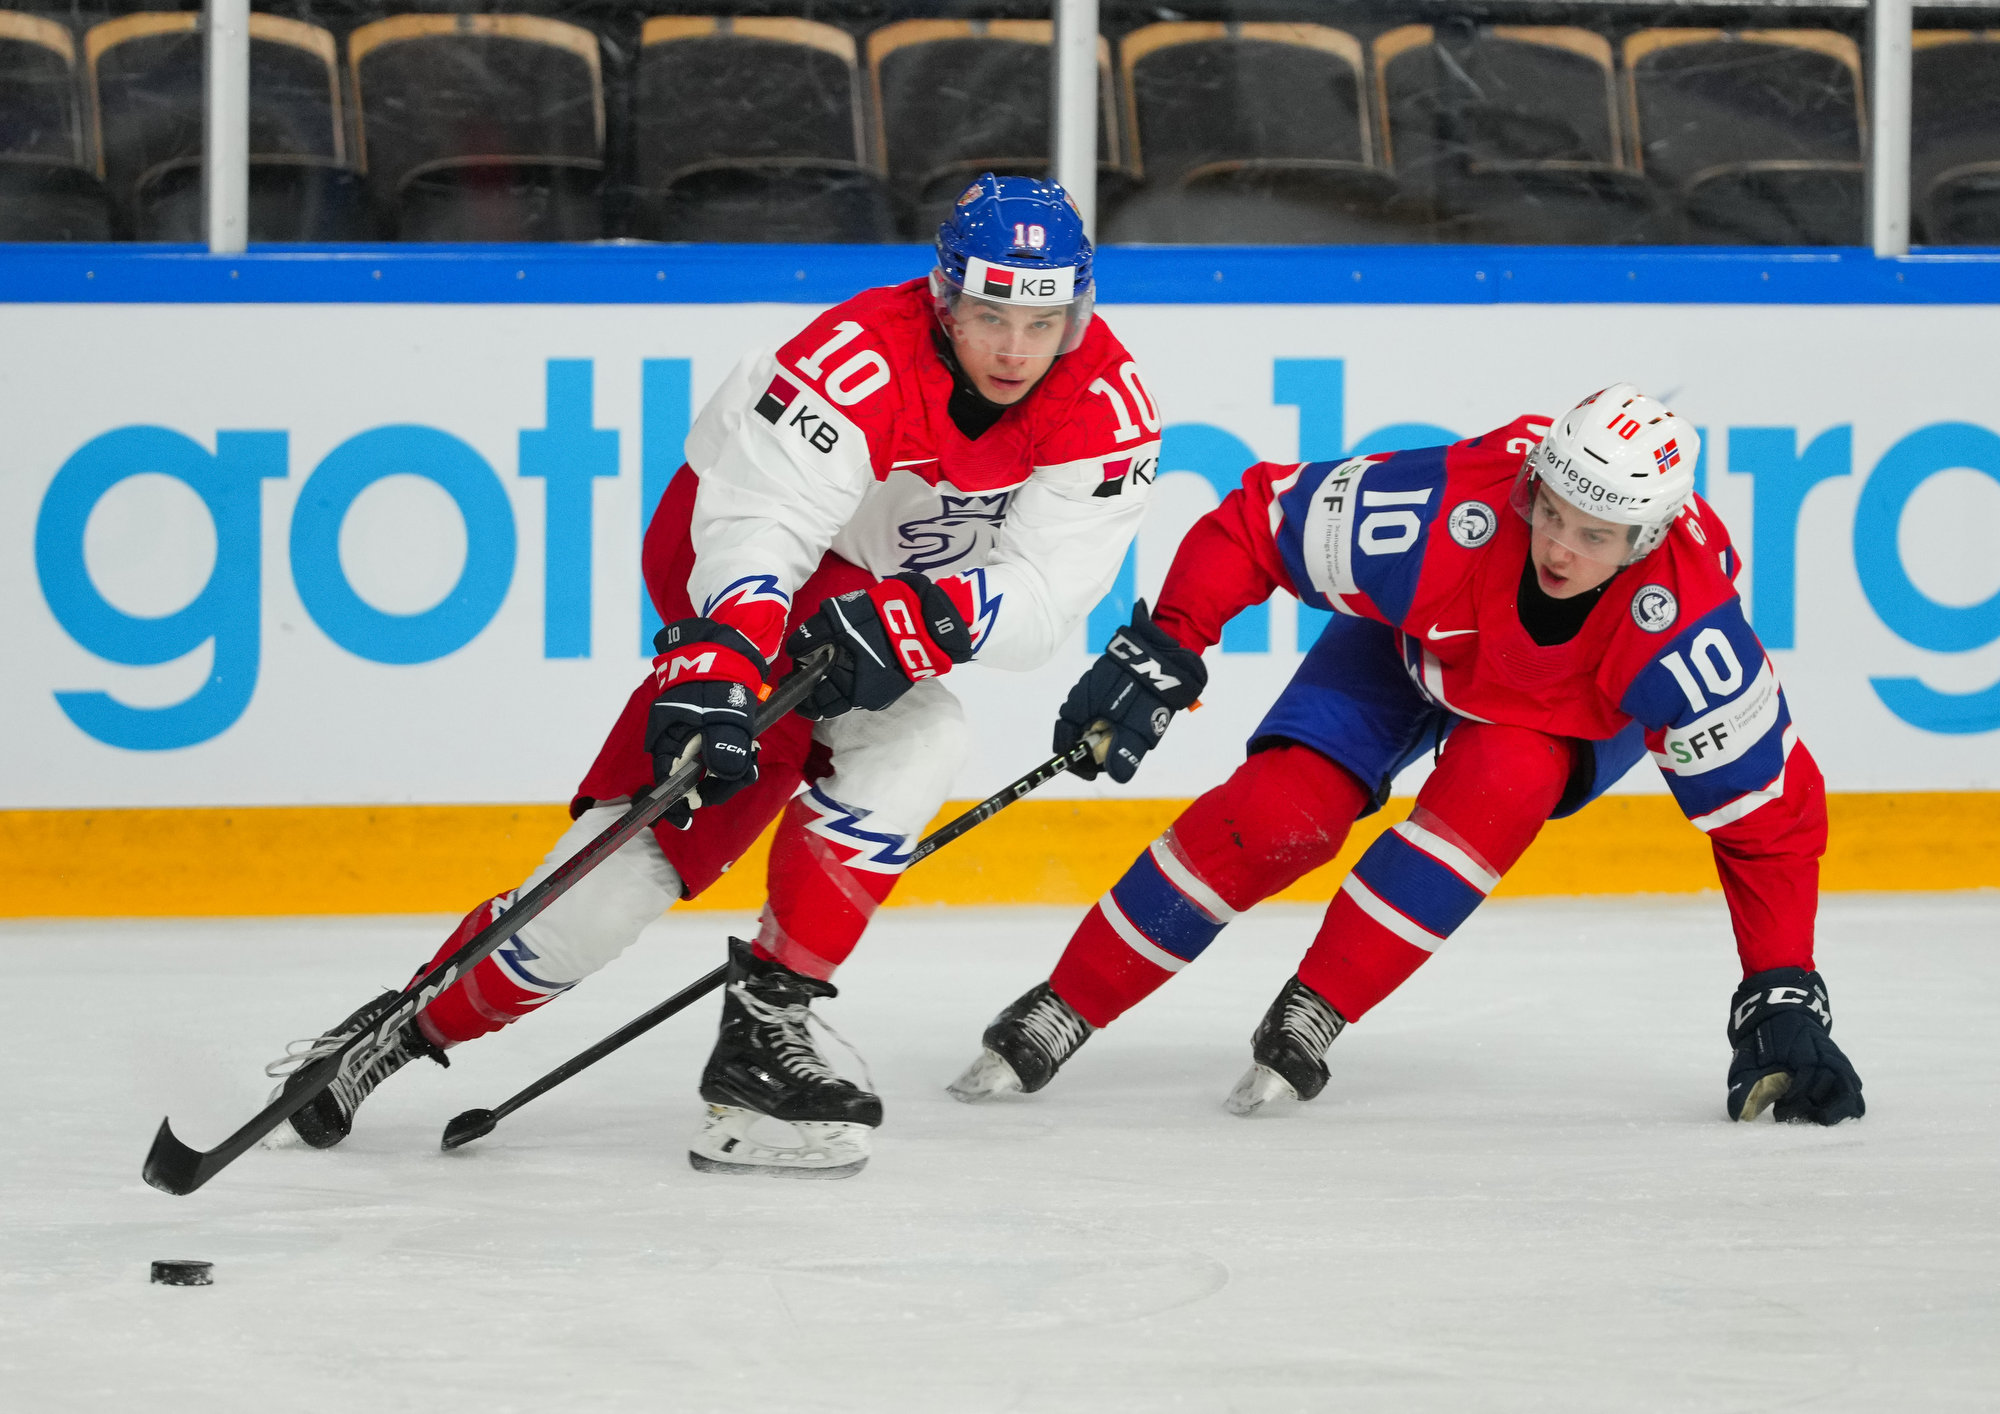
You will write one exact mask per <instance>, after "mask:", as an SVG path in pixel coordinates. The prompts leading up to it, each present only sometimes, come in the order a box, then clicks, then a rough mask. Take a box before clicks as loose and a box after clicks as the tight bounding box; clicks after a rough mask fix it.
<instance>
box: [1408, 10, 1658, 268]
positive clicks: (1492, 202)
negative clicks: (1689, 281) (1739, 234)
mask: <svg viewBox="0 0 2000 1414" xmlns="http://www.w3.org/2000/svg"><path fill="white" fill-rule="evenodd" d="M1374 63H1375V90H1376V101H1377V102H1378V103H1379V104H1380V105H1381V118H1380V124H1381V128H1382V131H1383V134H1384V147H1385V151H1386V154H1387V156H1388V159H1389V163H1390V165H1391V166H1392V167H1393V169H1394V171H1395V173H1396V176H1397V179H1398V180H1399V181H1400V182H1401V183H1402V184H1403V189H1404V191H1405V193H1406V196H1407V198H1408V199H1410V200H1411V201H1412V202H1413V203H1414V204H1416V205H1418V206H1420V207H1422V208H1424V209H1427V210H1428V211H1429V212H1430V213H1431V214H1432V218H1433V220H1434V221H1435V222H1436V232H1437V234H1438V236H1439V237H1441V238H1442V239H1445V240H1457V241H1489V242H1500V243H1505V244H1526V245H1545V244H1579V245H1613V244H1631V243H1651V242H1657V241H1660V240H1663V239H1666V238H1667V228H1666V227H1665V225H1664V224H1663V221H1662V219H1661V215H1660V212H1659V209H1658V207H1659V203H1658V201H1657V199H1656V198H1655V196H1654V195H1653V193H1652V191H1651V190H1650V189H1649V188H1648V186H1647V184H1646V182H1645V180H1644V178H1642V177H1640V176H1639V175H1638V174H1637V173H1636V172H1635V171H1633V170H1632V169H1631V167H1630V166H1629V165H1627V162H1626V144H1625V140H1624V136H1623V134H1622V133H1621V131H1620V127H1621V124H1620V122H1619V113H1618V108H1619V104H1618V90H1617V85H1616V82H1615V79H1614V77H1613V72H1612V52H1611V45H1610V42H1609V41H1607V40H1606V39H1605V38H1604V37H1603V36H1601V35H1598V34H1595V33H1593V32H1592V31H1590V30H1586V29H1578V28H1575V27H1572V26H1565V25H1492V26H1487V27H1482V28H1477V29H1475V28H1473V27H1471V26H1469V25H1464V26H1458V27H1454V28H1453V29H1451V30H1447V31H1445V32H1443V33H1440V32H1439V31H1438V30H1436V29H1434V28H1433V27H1432V26H1430V25H1403V26H1401V27H1399V28H1397V29H1393V30H1390V31H1389V32H1388V33H1386V34H1383V35H1381V36H1379V37H1378V38H1377V39H1376V40H1375V44H1374Z"/></svg>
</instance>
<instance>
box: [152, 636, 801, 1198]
mask: <svg viewBox="0 0 2000 1414" xmlns="http://www.w3.org/2000/svg"><path fill="white" fill-rule="evenodd" d="M833 651H834V650H833V649H832V648H831V647H827V648H822V649H819V650H818V651H816V652H815V653H814V654H813V655H812V656H811V657H809V658H808V659H806V660H805V661H804V662H802V663H800V664H799V665H798V667H797V668H796V669H795V670H794V671H793V672H792V674H791V675H790V676H789V677H787V678H786V679H785V680H784V681H783V682H782V683H780V684H778V687H777V689H776V690H775V691H774V692H772V694H771V696H770V698H769V699H768V700H767V701H765V702H764V703H763V704H762V705H760V706H759V707H758V708H757V715H756V717H755V719H754V721H753V724H752V732H753V734H759V735H761V734H762V733H763V732H764V731H765V730H766V729H767V728H769V727H770V726H771V725H772V724H773V723H775V722H777V721H778V720H779V719H780V718H782V717H784V716H785V715H786V714H787V713H789V712H790V711H791V710H792V709H793V708H794V707H796V706H798V705H799V703H801V702H803V701H805V699H806V695H807V694H808V693H809V692H811V691H812V689H813V685H814V684H815V683H817V682H818V681H819V680H820V678H821V677H823V676H825V674H826V670H827V668H828V667H830V666H831V665H832V662H833ZM701 769H702V768H701V763H700V762H699V761H689V762H688V763H687V764H686V765H684V766H681V767H680V768H679V769H677V770H675V771H674V772H673V773H672V774H671V775H669V776H668V777H667V778H666V779H665V780H664V781H662V782H660V783H659V784H658V785H656V786H654V787H653V789H652V790H651V791H649V792H647V793H646V794H645V795H642V796H640V797H639V798H638V799H637V800H635V801H633V802H632V808H631V809H630V810H627V811H626V812H625V813H624V814H623V815H621V816H619V817H618V820H617V822H616V823H615V824H613V825H612V826H611V827H610V828H609V829H607V830H605V831H604V833H603V834H601V835H599V836H598V837H597V838H596V839H594V840H592V841H591V842H590V843H589V844H587V845H585V846H584V847H583V848H582V849H581V850H579V851H578V852H577V853H576V854H574V855H572V856H571V857H570V858H569V859H567V860H565V861H564V862H563V863H562V864H561V865H560V866H558V867H557V869H556V870H555V872H554V873H552V874H550V875H549V877H548V878H546V879H544V880H542V882H541V883H539V884H537V885H535V887H534V888H532V889H529V890H528V891H527V892H526V893H525V894H522V895H521V897H520V898H519V899H517V900H515V902H514V904H513V906H512V907H511V908H509V909H507V910H506V911H505V912H504V913H502V914H501V915H500V916H499V917H498V918H495V919H494V920H493V921H492V922H491V923H489V924H487V925H486V926H485V927H484V928H482V929H480V930H479V931H478V932H477V933H475V934H474V935H473V936H472V937H471V938H470V939H468V940H467V941H466V943H465V945H464V946H463V947H461V948H459V949H458V951H457V952H454V953H453V954H452V955H451V956H450V957H448V958H446V959H445V960H444V961H443V962H440V963H439V964H437V966H435V967H433V968H430V969H429V970H428V971H426V972H425V973H424V974H423V976H421V977H419V978H417V980H416V981H414V982H412V983H410V985H409V986H407V987H405V988H404V989H403V990H402V992H401V993H400V994H399V995H398V996H397V997H396V999H395V1000H394V1001H393V1002H391V1003H390V1004H389V1006H388V1008H387V1009H386V1010H385V1011H384V1012H383V1013H382V1015H381V1016H380V1017H378V1018H377V1019H376V1020H375V1022H374V1024H372V1025H369V1026H364V1027H362V1028H361V1029H360V1030H359V1031H357V1032H356V1033H355V1034H354V1035H353V1036H350V1037H349V1038H348V1039H347V1040H346V1041H345V1042H343V1043H342V1044H341V1045H340V1047H339V1049H337V1050H334V1051H331V1052H329V1053H328V1054H326V1055H324V1056H322V1057H320V1058H319V1059H318V1060H316V1061H314V1062H313V1063H312V1064H311V1065H308V1066H306V1067H305V1068H303V1069H302V1070H300V1071H298V1072H297V1074H295V1075H294V1076H293V1077H292V1082H293V1083H290V1084H288V1085H286V1087H285V1089H284V1091H283V1093H281V1094H280V1095H279V1096H278V1098H277V1099H275V1100H273V1101H271V1103H270V1104H268V1105H266V1106H264V1108H263V1109H261V1110H259V1111H258V1112H257V1113H256V1115H254V1116H253V1117H252V1118H251V1120H250V1122H249V1123H247V1124H245V1125H244V1126H243V1127H242V1128H241V1129H238V1130H237V1131H236V1132H235V1133H234V1134H232V1135H230V1136H229V1137H228V1138H227V1139H225V1140H223V1141H222V1142H221V1143H220V1144H218V1145H216V1146H215V1147H214V1148H213V1149H205V1150H204V1149H195V1148H192V1147H190V1146H189V1145H187V1144H184V1143H182V1142H181V1140H180V1139H179V1138H178V1137H177V1136H176V1135H175V1134H174V1127H173V1122H172V1121H171V1120H166V1119H163V1120H161V1121H160V1129H159V1133H157V1134H155V1135H154V1136H153V1147H152V1148H151V1149H149V1150H148V1151H147V1152H146V1165H145V1167H144V1168H143V1169H142V1170H141V1171H140V1174H141V1176H142V1177H143V1178H144V1179H145V1180H146V1182H148V1183H150V1184H152V1185H153V1187H155V1188H157V1189H159V1190H160V1191H161V1192H163V1193H174V1194H185V1193H192V1192H194V1191H195V1189H197V1188H199V1187H201V1186H202V1185H203V1184H204V1183H206V1182H208V1181H209V1180H210V1179H211V1178H213V1177H215V1175H216V1174H218V1173H220V1172H221V1171H222V1170H223V1169H225V1168H227V1167H228V1166H229V1165H230V1164H232V1163H234V1162H235V1161H236V1160H237V1159H238V1158H240V1157H242V1155H243V1154H244V1153H246V1152H247V1151H248V1150H249V1149H250V1148H251V1146H252V1145H254V1144H256V1142H257V1141H258V1140H259V1139H262V1138H263V1137H264V1136H265V1135H266V1134H269V1133H270V1132H271V1131H272V1130H274V1129H276V1128H277V1127H278V1126H279V1125H281V1124H283V1123H284V1122H285V1121H286V1120H288V1119H290V1118H291V1117H292V1116H293V1115H295V1114H297V1113H298V1112H299V1111H300V1110H302V1109H304V1108H305V1107H306V1106H307V1105H308V1104H310V1103H311V1102H312V1101H313V1099H314V1098H315V1097H317V1096H318V1095H320V1094H321V1093H323V1092H324V1091H325V1090H326V1089H327V1087H328V1086H330V1085H332V1084H333V1081H334V1077H335V1076H337V1075H339V1074H340V1065H341V1062H342V1061H343V1060H345V1059H346V1058H347V1057H348V1056H349V1055H350V1054H352V1053H353V1052H355V1051H357V1050H360V1049H361V1048H362V1047H363V1046H373V1045H378V1044H379V1043H380V1042H381V1040H382V1038H383V1037H385V1036H390V1035H393V1034H395V1032H396V1031H397V1030H399V1029H400V1028H401V1027H402V1026H403V1025H404V1024H405V1023H406V1022H408V1021H409V1020H410V1018H411V1017H413V1016H415V1015H416V1014H417V1013H418V1012H420V1011H422V1010H423V1009H424V1007H425V1006H427V1005H429V1003H430V1002H431V1000H432V999H433V998H434V997H436V996H437V995H438V994H439V993H441V992H443V991H444V990H445V989H446V988H447V987H449V986H451V984H452V983H454V982H456V981H457V980H458V979H459V978H460V977H463V976H464V975H465V974H466V973H467V972H469V971H471V970H472V968H473V967H474V966H476V965H477V964H478V963H479V962H480V961H481V960H483V959H484V958H486V957H487V956H488V955H489V954H491V953H493V952H495V951H497V950H498V949H499V947H500V945H501V944H502V943H504V942H506V941H507V940H508V939H509V938H511V937H513V936H514V934H516V933H518V932H519V931H520V930H521V929H522V928H523V927H525V926H526V925H527V924H528V922H529V921H530V920H531V919H533V918H534V917H535V916H536V915H537V914H539V913H540V912H541V911H542V910H543V909H545V908H547V907H548V906H549V905H550V904H552V903H554V902H555V901H556V900H557V899H558V898H560V897H562V895H563V894H564V893H566V892H567V891H568V890H569V889H570V887H571V886H572V885H573V884H575V883H576V881H577V880H579V879H581V878H582V877H583V876H584V875H585V874H588V873H589V872H590V871H591V870H592V869H595V868H596V867H597V865H598V864H599V863H600V862H601V861H603V860H604V859H605V858H607V857H609V856H610V855H611V854H613V853H614V852H616V851H617V850H618V848H619V847H620V846H622V845H623V844H624V843H625V842H626V841H627V840H629V839H631V838H632V837H633V836H634V835H636V834H638V833H639V831H641V830H643V829H645V828H647V827H648V826H649V825H651V824H652V823H653V822H654V821H656V820H658V819H659V818H660V817H661V816H663V815H665V814H666V813H667V811H668V809H670V808H671V807H672V806H673V805H674V803H675V802H676V801H678V800H680V798H681V797H682V796H684V795H686V794H687V793H688V792H689V791H691V790H693V789H694V788H695V784H696V782H698V781H699V780H700V779H701Z"/></svg>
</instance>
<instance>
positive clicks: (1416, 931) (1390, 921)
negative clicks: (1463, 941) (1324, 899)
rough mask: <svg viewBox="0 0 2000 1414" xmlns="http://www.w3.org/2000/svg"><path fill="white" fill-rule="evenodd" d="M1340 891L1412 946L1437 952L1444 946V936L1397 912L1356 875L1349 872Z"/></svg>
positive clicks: (1364, 911)
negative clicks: (1441, 936) (1420, 926)
mask: <svg viewBox="0 0 2000 1414" xmlns="http://www.w3.org/2000/svg"><path fill="white" fill-rule="evenodd" d="M1340 891H1341V892H1342V893H1344V894H1346V895H1347V896H1348V897H1349V898H1351V899H1353V900H1354V902H1355V905H1356V906H1357V907H1359V908H1360V910H1361V911H1362V912H1363V913H1365V914H1367V915H1368V916H1369V917H1370V918H1372V919H1374V920H1375V921H1376V922H1377V923H1380V924H1381V925H1382V926H1383V927H1384V928H1387V929H1388V930H1389V931H1390V932H1391V933H1394V934H1395V935H1396V936H1397V937H1399V938H1401V939H1402V940H1403V941H1404V942H1406V943H1408V944H1410V945H1411V946H1412V947H1419V948H1422V949H1423V950H1424V951H1425V952H1436V951H1437V950H1438V949H1439V948H1441V947H1443V946H1444V939H1443V938H1440V937H1439V936H1438V935H1437V934H1435V933H1433V932H1431V931H1430V930H1429V929H1428V928H1419V927H1418V926H1417V925H1416V924H1415V923H1412V922H1411V921H1410V920H1409V919H1407V918H1405V917H1404V916H1403V915H1402V914H1400V913H1398V912H1396V910H1395V909H1393V908H1391V907H1390V906H1389V905H1388V904H1386V903H1384V902H1383V901H1382V900H1381V898H1380V897H1378V896H1377V895H1376V893H1375V891H1374V890H1372V889H1370V888H1369V887H1368V886H1367V885H1366V884H1364V883H1362V882H1361V880H1360V879H1358V878H1356V877H1355V876H1354V875H1352V874H1349V875H1348V876H1347V880H1346V882H1344V883H1343V884H1341V886H1340Z"/></svg>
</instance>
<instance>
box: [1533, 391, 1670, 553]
mask: <svg viewBox="0 0 2000 1414" xmlns="http://www.w3.org/2000/svg"><path fill="white" fill-rule="evenodd" d="M1700 455H1701V435H1700V434H1699V433H1698V432H1696V431H1695V430H1694V428H1693V427H1692V426H1690V425H1689V424H1688V422H1687V421H1686V419H1684V418H1682V417H1680V416H1679V415H1677V414H1676V413H1674V412H1672V411H1671V410H1670V409H1668V408H1667V407H1666V406H1665V405H1664V404H1663V403H1660V402H1657V401H1656V400H1654V399H1652V398H1649V397H1647V396H1646V395H1645V394H1644V393H1642V392H1640V391H1639V390H1638V389H1637V388H1635V387H1633V386H1632V385H1631V384H1630V383H1613V384H1612V385H1611V386H1610V387H1609V388H1604V389H1601V390H1600V391H1598V392H1595V393H1592V394H1591V395H1590V396H1589V397H1587V398H1585V399H1584V400H1583V401H1582V402H1580V403H1578V404H1577V405H1576V406H1575V407H1573V408H1571V409H1570V410H1569V411H1568V412H1566V413H1564V414H1563V415H1562V416H1561V417H1559V418H1557V419H1556V421H1555V424H1554V425H1553V426H1551V427H1550V428H1549V434H1548V436H1546V437H1544V438H1543V439H1542V440H1541V443H1540V445H1538V446H1537V447H1536V448H1535V449H1534V450H1533V451H1532V452H1530V453H1528V457H1527V460H1526V461H1525V462H1523V463H1522V465H1521V474H1520V476H1519V478H1517V479H1516V481H1515V483H1514V494H1513V497H1512V501H1513V506H1514V509H1515V510H1517V511H1519V512H1520V513H1521V515H1522V516H1523V517H1524V518H1526V519H1527V521H1528V523H1529V524H1530V525H1531V526H1534V527H1535V528H1536V529H1538V530H1542V531H1544V532H1546V533H1549V534H1551V535H1553V536H1554V538H1555V539H1557V540H1559V541H1561V543H1562V544H1563V545H1564V546H1565V548H1567V549H1569V550H1571V551H1574V552H1575V553H1577V554H1580V555H1583V556H1585V557H1586V558H1589V559H1593V560H1599V561H1605V562H1608V563H1612V564H1620V565H1629V564H1631V563H1632V562H1633V561H1634V560H1638V559H1642V558H1643V557H1645V556H1646V555H1649V554H1651V553H1652V552H1653V551H1654V550H1656V549H1658V548H1659V546H1660V542H1661V541H1663V540H1665V539H1666V538H1667V531H1668V529H1669V528H1670V527H1671V526H1672V525H1673V523H1674V517H1675V516H1677V515H1679V514H1680V513H1681V508H1682V507H1684V506H1685V505H1687V502H1688V498H1689V497H1690V496H1692V495H1693V494H1694V468H1695V462H1696V460H1697V458H1699V456H1700ZM1538 486H1546V487H1548V489H1549V490H1550V491H1551V492H1553V493H1554V494H1555V495H1556V496H1558V497H1559V498H1561V499H1562V500H1563V501H1565V502H1567V503H1568V504H1569V505H1570V506H1571V507H1572V508H1574V509H1576V510H1579V511H1582V512H1583V513H1584V517H1583V519H1584V522H1585V523H1586V524H1587V523H1588V522H1589V521H1591V520H1595V521H1598V522H1609V523H1610V524H1611V525H1613V526H1624V527H1626V528H1627V529H1626V532H1625V534H1623V535H1612V536H1605V535H1603V534H1602V533H1601V528H1600V529H1596V530H1583V531H1579V529H1578V528H1577V527H1574V526H1564V525H1558V524H1556V523H1555V522H1556V521H1558V520H1563V519H1567V518H1563V517H1544V520H1546V521H1548V522H1549V523H1547V524H1543V523H1539V522H1537V520H1536V518H1535V515H1534V505H1535V496H1536V488H1537V487H1538Z"/></svg>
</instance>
